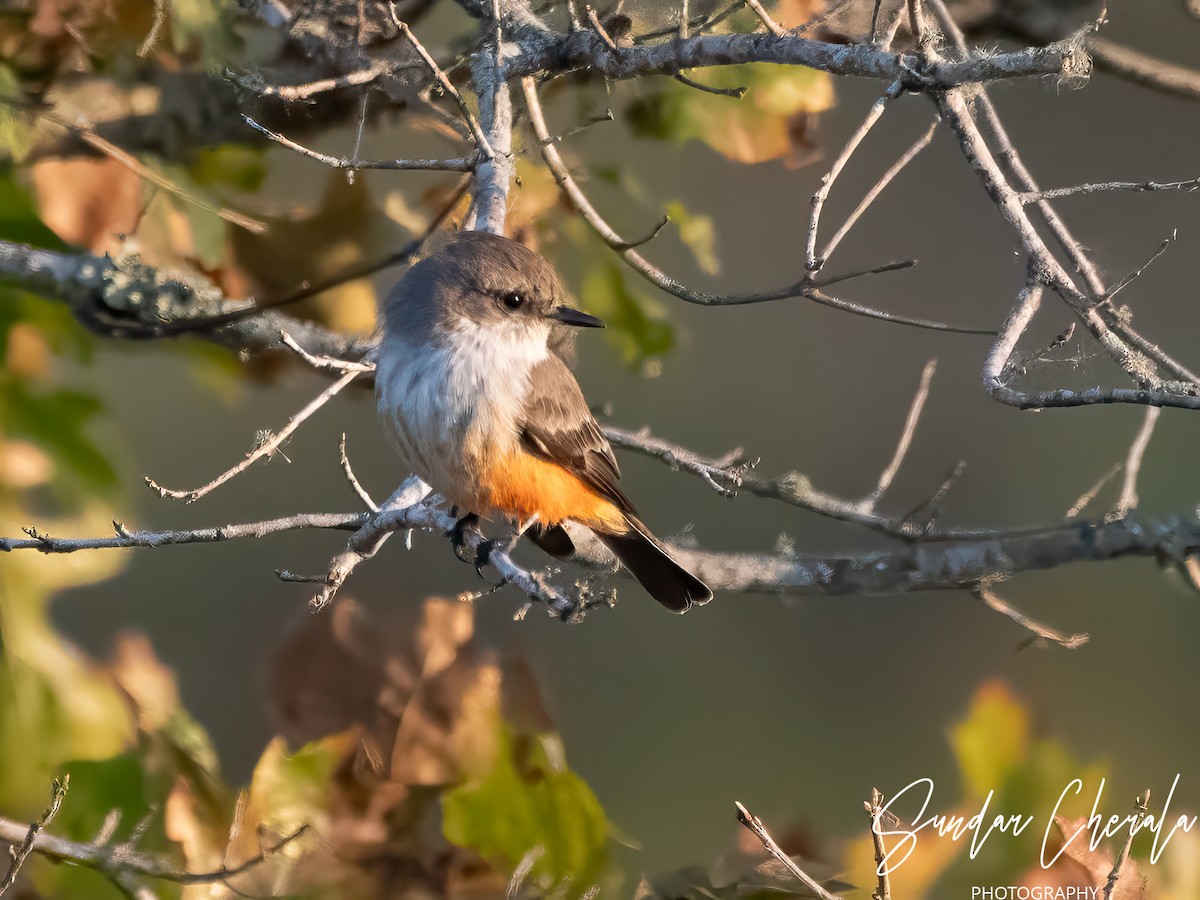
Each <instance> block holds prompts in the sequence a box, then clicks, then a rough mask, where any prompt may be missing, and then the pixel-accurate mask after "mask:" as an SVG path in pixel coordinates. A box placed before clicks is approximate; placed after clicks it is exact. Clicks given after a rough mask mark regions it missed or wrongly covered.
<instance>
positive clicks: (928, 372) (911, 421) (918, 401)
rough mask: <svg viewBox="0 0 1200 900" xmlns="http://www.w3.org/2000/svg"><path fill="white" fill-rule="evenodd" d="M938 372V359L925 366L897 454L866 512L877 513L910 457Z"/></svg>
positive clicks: (867, 501)
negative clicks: (881, 502) (930, 390)
mask: <svg viewBox="0 0 1200 900" xmlns="http://www.w3.org/2000/svg"><path fill="white" fill-rule="evenodd" d="M936 371H937V360H936V359H931V360H930V361H929V362H927V363H926V364H925V369H924V370H923V371H922V372H921V383H920V385H919V386H918V387H917V393H916V395H915V396H914V397H913V401H912V405H911V406H910V407H909V409H908V417H907V419H905V421H904V430H903V431H902V432H901V433H900V441H899V442H898V443H897V444H896V452H895V454H893V456H892V461H891V462H889V463H888V465H887V468H886V469H884V470H883V472H882V473H881V474H880V476H879V483H878V484H877V485H876V486H875V490H873V491H872V492H871V494H870V495H869V496H868V497H867V498H866V499H865V500H863V502H862V508H863V510H864V511H865V512H868V513H871V512H874V511H875V507H876V505H877V504H878V503H879V500H880V498H882V497H883V495H884V494H885V493H887V489H888V488H889V487H891V485H892V481H893V480H894V479H895V477H896V473H897V472H899V471H900V466H901V464H903V462H904V457H905V456H907V455H908V449H909V447H911V446H912V439H913V435H914V434H916V431H917V423H919V422H920V421H921V413H922V412H923V411H924V409H925V401H926V400H928V399H929V385H930V382H932V381H933V373H934V372H936Z"/></svg>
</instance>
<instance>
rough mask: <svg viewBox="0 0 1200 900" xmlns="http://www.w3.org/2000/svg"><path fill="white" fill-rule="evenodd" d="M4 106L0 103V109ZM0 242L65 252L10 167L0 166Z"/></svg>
mask: <svg viewBox="0 0 1200 900" xmlns="http://www.w3.org/2000/svg"><path fill="white" fill-rule="evenodd" d="M3 108H4V105H3V104H0V109H3ZM0 240H6V241H16V242H18V243H22V244H33V245H34V246H35V247H45V248H47V249H50V250H66V249H68V248H67V245H66V244H65V243H63V241H62V239H61V238H59V236H58V235H57V234H55V233H54V232H53V231H52V230H51V229H49V228H47V227H46V225H45V224H44V223H43V222H42V220H41V218H40V217H39V216H38V212H37V208H36V207H35V206H34V205H33V200H32V199H31V198H30V196H29V194H28V193H27V192H26V191H25V189H24V188H23V187H21V186H20V185H19V184H18V183H17V180H16V171H15V169H14V168H13V167H12V165H10V164H2V163H0Z"/></svg>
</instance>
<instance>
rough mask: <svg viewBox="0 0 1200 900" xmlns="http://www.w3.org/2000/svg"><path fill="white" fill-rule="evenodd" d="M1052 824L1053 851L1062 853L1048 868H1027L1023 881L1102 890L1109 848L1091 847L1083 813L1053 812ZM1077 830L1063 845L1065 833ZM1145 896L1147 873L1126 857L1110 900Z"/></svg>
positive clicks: (1110, 863) (1110, 854)
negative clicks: (1075, 815) (1074, 815)
mask: <svg viewBox="0 0 1200 900" xmlns="http://www.w3.org/2000/svg"><path fill="white" fill-rule="evenodd" d="M1054 825H1055V830H1056V832H1057V837H1058V838H1059V841H1058V846H1057V847H1055V848H1054V852H1055V853H1058V851H1059V850H1060V849H1061V850H1062V853H1061V854H1060V855H1059V856H1058V858H1057V859H1056V860H1055V862H1054V865H1052V866H1051V867H1050V868H1049V869H1041V868H1040V867H1037V868H1033V869H1031V870H1030V871H1029V872H1027V873H1026V875H1025V877H1024V879H1023V883H1024V884H1028V885H1029V886H1033V885H1039V886H1040V885H1046V886H1049V887H1058V886H1062V887H1067V886H1076V887H1089V888H1096V889H1098V890H1100V891H1103V889H1104V886H1105V885H1106V884H1107V883H1108V876H1109V873H1111V872H1112V868H1113V852H1112V849H1111V848H1110V847H1108V846H1105V845H1101V846H1100V847H1097V848H1096V849H1095V850H1093V849H1092V847H1091V844H1090V838H1091V832H1089V831H1088V827H1087V825H1088V820H1087V818H1086V817H1083V818H1079V819H1068V818H1066V817H1064V816H1055V818H1054ZM1077 832H1081V833H1079V834H1078V836H1077V837H1076V838H1075V839H1074V840H1072V841H1071V842H1070V843H1069V844H1067V845H1066V847H1065V848H1064V847H1063V841H1065V840H1066V836H1067V835H1074V834H1076V833H1077ZM1120 837H1121V836H1118V838H1117V839H1120ZM1145 897H1146V876H1145V875H1143V874H1142V872H1141V869H1140V868H1139V866H1138V863H1137V861H1136V860H1134V859H1126V860H1125V862H1124V864H1123V865H1122V866H1121V873H1120V877H1119V878H1118V880H1117V883H1116V886H1115V887H1114V888H1113V892H1112V900H1144V898H1145Z"/></svg>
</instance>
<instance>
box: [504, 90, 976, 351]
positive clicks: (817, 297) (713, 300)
mask: <svg viewBox="0 0 1200 900" xmlns="http://www.w3.org/2000/svg"><path fill="white" fill-rule="evenodd" d="M521 84H522V88H523V90H524V93H525V106H526V109H527V110H528V111H529V119H530V123H531V124H532V125H533V129H534V134H535V135H536V136H537V138H538V143H539V145H540V146H541V149H542V159H543V160H544V161H545V163H546V166H547V168H549V169H550V172H551V174H553V175H554V180H555V181H557V182H558V184H559V187H561V188H562V189H563V191H564V193H566V194H567V196H568V197H570V199H571V202H572V203H573V204H574V206H575V208H576V209H577V210H578V211H579V213H580V215H581V216H583V218H584V221H586V222H587V223H588V225H590V226H591V227H592V229H593V230H594V231H595V232H596V233H597V234H598V235H599V236H600V238H601V239H602V240H603V241H604V242H605V243H606V244H608V245H609V246H610V247H612V248H613V249H614V250H616V251H617V253H618V255H619V256H620V257H621V258H622V259H623V260H624V261H625V262H626V263H627V264H628V265H629V266H630V268H632V269H633V270H634V271H636V272H637V273H638V274H640V275H641V276H642V277H644V278H645V279H646V280H648V281H650V282H651V283H652V284H654V285H656V286H657V287H659V288H661V289H662V290H664V291H667V292H668V293H670V294H674V295H675V296H676V297H679V298H680V299H681V300H686V301H687V302H689V303H697V304H701V305H704V306H734V305H742V304H749V303H765V302H769V301H772V300H782V299H785V298H788V297H805V298H806V299H808V300H811V301H813V302H814V303H819V304H821V305H823V306H829V307H832V308H835V309H841V310H843V311H845V312H850V313H854V314H855V315H861V316H866V317H868V318H873V319H879V320H881V321H885V322H891V323H893V324H897V325H907V326H911V327H915V328H925V329H929V330H933V331H948V332H955V333H960V334H988V335H991V334H994V332H993V331H992V330H991V329H978V328H965V327H961V326H957V325H948V324H946V323H944V322H933V321H930V320H926V319H914V318H910V317H908V316H899V315H895V314H893V313H888V312H883V311H881V310H876V309H871V308H870V307H867V306H863V305H862V304H858V303H853V302H851V301H847V300H842V299H840V298H837V297H831V296H829V295H828V294H825V293H824V292H822V291H820V290H819V289H818V288H817V286H816V285H817V282H815V281H814V280H813V279H812V278H811V276H810V275H806V276H805V278H804V279H802V280H801V281H798V282H796V283H795V284H793V285H790V286H788V287H785V288H780V289H778V290H772V291H763V292H761V293H756V294H709V293H705V292H703V291H697V290H693V289H692V288H689V287H687V286H686V285H684V284H682V283H681V282H679V281H677V280H676V279H674V278H672V277H670V276H669V275H667V274H665V273H664V272H662V271H661V270H660V269H658V267H656V266H655V265H653V264H652V263H650V262H649V261H648V260H647V259H646V258H645V257H644V256H642V255H641V254H640V253H638V252H637V251H636V250H633V249H631V248H630V247H629V242H628V241H625V240H624V239H623V238H622V237H621V236H620V235H618V234H617V233H616V231H614V230H613V228H612V226H610V225H609V224H608V222H606V221H605V220H604V218H603V217H602V216H601V215H600V214H599V212H597V210H596V208H595V207H594V206H593V205H592V203H591V201H590V200H588V198H587V195H586V194H584V192H583V190H582V189H581V188H580V187H579V184H578V183H577V182H576V181H575V179H574V178H573V177H572V176H571V173H570V172H569V171H568V170H567V167H566V165H565V164H564V163H563V159H562V156H561V155H560V154H559V152H558V148H557V147H556V146H555V142H554V140H553V138H551V137H550V133H549V131H548V129H547V128H546V120H545V116H544V114H543V112H542V107H541V102H540V101H539V100H538V97H537V87H536V85H535V83H534V81H533V79H532V78H524V79H522V81H521ZM891 266H892V264H889V267H891ZM870 271H877V270H870ZM878 271H882V269H878Z"/></svg>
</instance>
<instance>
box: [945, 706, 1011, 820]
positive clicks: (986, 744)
mask: <svg viewBox="0 0 1200 900" xmlns="http://www.w3.org/2000/svg"><path fill="white" fill-rule="evenodd" d="M950 742H951V744H952V745H953V747H954V753H955V756H956V757H957V758H958V765H959V768H960V769H961V770H962V774H963V781H964V783H965V789H966V794H967V796H968V797H972V798H976V797H985V796H987V793H988V791H992V790H995V789H996V788H997V787H999V786H1000V784H1001V783H1002V782H1003V781H1004V779H1005V778H1006V777H1007V776H1008V774H1009V772H1011V771H1012V770H1013V769H1014V768H1015V767H1016V766H1017V765H1018V764H1020V763H1022V762H1023V761H1024V760H1025V758H1026V757H1027V756H1028V754H1029V745H1030V738H1029V712H1028V710H1027V709H1026V708H1025V705H1024V704H1023V703H1021V701H1020V700H1018V699H1017V698H1016V697H1015V696H1014V695H1013V693H1012V691H1011V690H1010V689H1009V688H1008V686H1007V685H1005V684H1003V683H1002V682H989V683H987V684H985V685H983V686H982V687H981V688H980V689H979V690H978V691H976V693H975V696H974V698H973V699H972V701H971V708H970V711H969V712H968V713H967V718H966V719H965V720H964V721H963V722H961V723H960V724H959V725H957V726H956V727H955V728H954V731H953V732H952V733H951V735H950Z"/></svg>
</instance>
